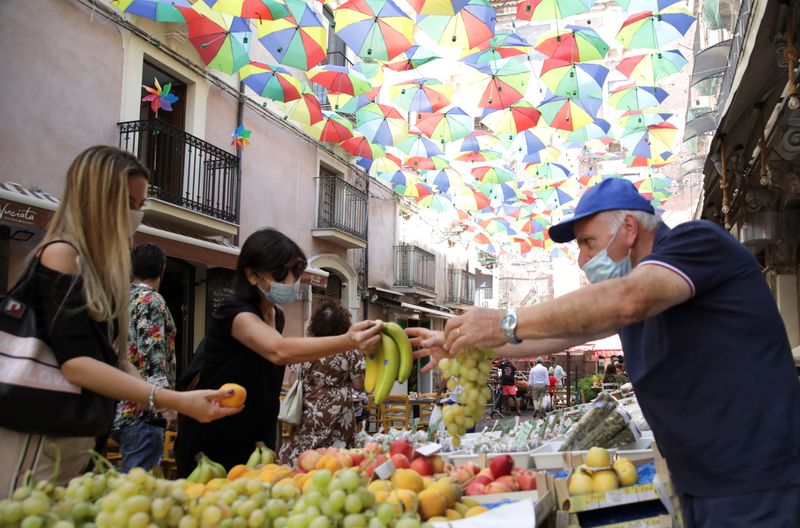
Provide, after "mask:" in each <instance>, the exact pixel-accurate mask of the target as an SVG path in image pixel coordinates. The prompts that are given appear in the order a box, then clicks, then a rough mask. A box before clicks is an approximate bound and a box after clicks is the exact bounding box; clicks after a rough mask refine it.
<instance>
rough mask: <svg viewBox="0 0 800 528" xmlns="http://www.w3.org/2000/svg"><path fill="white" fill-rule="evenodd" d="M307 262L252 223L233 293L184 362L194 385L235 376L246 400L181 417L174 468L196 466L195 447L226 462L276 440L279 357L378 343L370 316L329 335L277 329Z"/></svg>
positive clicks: (184, 470)
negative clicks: (208, 420)
mask: <svg viewBox="0 0 800 528" xmlns="http://www.w3.org/2000/svg"><path fill="white" fill-rule="evenodd" d="M305 268H306V257H305V254H304V253H303V251H302V250H301V249H300V247H299V246H298V245H297V244H296V243H295V242H294V241H293V240H291V239H290V238H289V237H287V236H286V235H284V234H283V233H281V232H279V231H276V230H274V229H261V230H259V231H256V232H255V233H253V234H252V235H250V236H249V237H248V238H247V240H246V241H245V243H244V245H242V249H241V252H240V254H239V259H238V261H237V264H236V277H235V293H234V295H232V296H231V297H230V298H229V299H227V300H226V301H225V302H223V304H222V305H221V306H220V307H219V308H218V309H217V310H216V311H215V312H214V315H213V317H212V320H211V323H210V325H209V328H208V330H207V332H206V338H205V339H204V340H203V343H202V347H201V348H202V350H201V351H200V352H199V353H198V354H197V356H196V357H195V359H194V360H193V361H192V363H193V365H192V366H190V370H192V371H196V372H197V376H196V383H195V384H194V385H195V386H196V387H197V388H205V387H214V388H219V387H220V386H221V385H222V384H224V383H237V384H239V385H241V386H243V387H244V388H245V389H246V390H247V401H246V402H245V405H244V410H243V411H242V412H241V413H239V414H238V415H234V416H231V417H228V418H225V419H222V420H219V421H218V422H217V423H216V424H201V423H199V422H197V421H195V420H193V419H191V418H187V417H182V419H181V421H180V423H179V428H178V439H177V442H176V446H175V450H176V451H175V460H176V462H177V465H178V476H180V477H183V476H186V475H188V474H189V473H190V472H191V471H192V470H193V469H194V467H195V465H196V463H195V457H196V455H197V454H198V453H199V452H201V451H202V452H203V453H205V454H206V455H207V456H208V457H209V458H211V459H212V460H214V461H216V462H219V463H220V464H222V465H223V466H225V468H226V469H230V468H231V467H233V466H235V465H236V464H243V463H245V462H246V461H247V458H248V457H249V455H250V453H251V452H252V451H253V448H254V447H255V443H256V442H259V441H261V442H264V443H265V444H266V445H267V446H268V447H270V448H272V449H274V448H275V440H276V429H277V422H278V410H279V407H280V399H279V397H280V391H281V385H282V383H283V372H284V366H285V365H289V364H294V363H303V362H305V361H314V360H316V359H319V358H322V357H325V356H329V355H333V354H339V353H342V352H347V351H350V350H353V349H358V350H360V351H362V352H364V351H367V350H370V349H372V348H374V347H375V346H376V345H377V344H378V340H379V339H380V337H379V335H378V333H379V331H380V328H381V327H380V325H377V324H375V323H373V322H372V321H361V322H359V323H356V324H355V325H352V326H349V327H348V328H345V329H344V331H343V332H341V333H340V334H338V335H331V336H327V337H283V336H281V332H282V331H283V326H284V316H283V311H282V310H281V309H280V307H279V306H280V305H282V304H288V303H290V302H292V301H294V300H295V299H297V296H298V291H299V287H300V282H299V281H300V275H301V274H302V273H303V270H304V269H305ZM209 425H210V426H209Z"/></svg>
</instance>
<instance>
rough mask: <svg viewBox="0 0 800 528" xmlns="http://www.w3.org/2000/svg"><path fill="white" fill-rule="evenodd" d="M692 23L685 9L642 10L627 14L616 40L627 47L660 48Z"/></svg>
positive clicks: (685, 30) (679, 35)
mask: <svg viewBox="0 0 800 528" xmlns="http://www.w3.org/2000/svg"><path fill="white" fill-rule="evenodd" d="M692 24H694V17H693V16H692V15H690V14H689V12H688V11H686V10H685V9H677V8H673V9H670V10H669V11H659V12H652V11H642V12H641V13H636V14H634V15H631V16H629V17H628V18H627V19H626V20H625V22H623V23H622V27H621V28H620V30H619V32H617V40H618V41H619V42H621V43H622V45H623V46H625V47H626V48H627V49H634V48H654V49H661V48H663V47H665V46H666V45H667V44H669V43H670V42H673V41H675V40H678V39H680V38H682V37H683V36H684V35H685V34H686V32H687V31H689V28H690V27H692Z"/></svg>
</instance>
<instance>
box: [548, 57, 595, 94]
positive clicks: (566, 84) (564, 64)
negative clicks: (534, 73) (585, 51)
mask: <svg viewBox="0 0 800 528" xmlns="http://www.w3.org/2000/svg"><path fill="white" fill-rule="evenodd" d="M607 75H608V68H606V67H605V66H601V65H600V64H581V63H578V64H576V63H573V62H568V61H563V60H559V59H547V60H546V61H544V62H543V63H542V72H541V75H540V76H539V79H540V80H541V81H542V83H544V85H545V86H547V87H548V88H550V90H551V91H552V92H553V95H560V96H562V97H572V98H574V99H582V98H584V97H596V98H598V99H601V98H602V97H603V83H605V82H606V76H607Z"/></svg>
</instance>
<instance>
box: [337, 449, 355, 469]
mask: <svg viewBox="0 0 800 528" xmlns="http://www.w3.org/2000/svg"><path fill="white" fill-rule="evenodd" d="M333 456H334V457H336V460H338V461H339V463H340V464H341V465H342V467H344V468H349V467H353V465H354V463H353V457H351V456H350V453H348V452H347V451H346V450H344V449H341V450H339V451H338V452H337V453H335V454H334V455H333Z"/></svg>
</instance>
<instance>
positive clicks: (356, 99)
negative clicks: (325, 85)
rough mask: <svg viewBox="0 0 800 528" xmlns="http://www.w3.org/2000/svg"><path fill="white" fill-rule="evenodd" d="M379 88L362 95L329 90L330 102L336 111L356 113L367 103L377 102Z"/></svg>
mask: <svg viewBox="0 0 800 528" xmlns="http://www.w3.org/2000/svg"><path fill="white" fill-rule="evenodd" d="M377 92H378V89H373V90H370V91H369V92H367V93H365V94H361V95H355V96H353V95H347V94H343V93H333V92H328V94H327V96H328V104H330V105H331V109H332V110H333V111H334V112H339V113H340V114H355V113H356V112H358V111H359V110H361V109H362V108H364V107H365V106H366V105H368V104H370V103H374V102H375V96H376V95H377Z"/></svg>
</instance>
